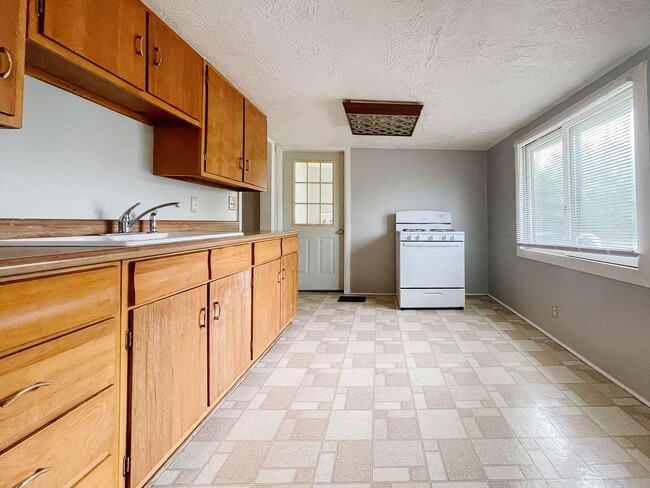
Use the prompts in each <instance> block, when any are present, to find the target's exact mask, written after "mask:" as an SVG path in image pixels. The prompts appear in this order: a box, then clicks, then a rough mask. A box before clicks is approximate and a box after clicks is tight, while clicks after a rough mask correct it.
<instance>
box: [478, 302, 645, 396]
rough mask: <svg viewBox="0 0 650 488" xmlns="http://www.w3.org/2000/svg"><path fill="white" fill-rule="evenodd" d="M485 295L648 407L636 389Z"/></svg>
mask: <svg viewBox="0 0 650 488" xmlns="http://www.w3.org/2000/svg"><path fill="white" fill-rule="evenodd" d="M487 296H489V297H490V298H491V299H492V300H494V301H495V302H497V303H498V304H500V305H502V306H503V307H505V308H507V309H508V310H510V311H511V312H512V313H514V314H515V315H516V316H517V317H520V318H521V319H523V320H525V321H526V322H528V323H529V324H530V325H532V326H533V327H535V328H536V329H537V330H538V331H540V332H541V333H542V334H544V335H545V336H546V337H548V338H549V339H551V340H553V341H555V342H557V343H558V344H559V345H560V346H562V347H563V348H564V349H566V350H567V351H569V352H570V353H571V354H573V355H574V356H575V357H577V358H578V359H580V360H581V361H582V362H583V363H585V364H587V365H589V366H591V367H592V368H594V369H595V370H596V371H598V372H599V373H600V374H602V375H603V376H604V377H605V378H607V379H608V380H610V381H611V382H612V383H614V384H615V385H617V386H619V387H621V388H622V389H624V390H625V391H627V392H628V393H629V394H630V395H632V396H633V397H634V398H636V399H637V400H639V401H640V402H641V403H643V404H645V405H647V406H648V407H650V400H648V399H646V398H645V397H643V396H642V395H640V394H639V393H637V392H636V391H634V390H633V389H632V388H630V387H629V386H627V385H626V384H625V383H623V382H622V381H619V380H618V379H616V378H615V377H613V376H612V375H611V374H609V373H608V372H607V371H605V370H604V369H602V368H600V367H599V366H596V365H595V364H594V363H592V362H591V361H589V360H588V359H587V358H586V357H584V356H583V355H582V354H580V353H578V352H577V351H576V350H575V349H573V348H572V347H569V346H567V345H566V344H565V343H564V342H562V341H561V340H559V339H558V338H557V337H555V336H553V335H552V334H550V333H548V332H546V331H545V330H544V329H542V328H541V327H540V326H539V325H537V324H536V323H535V322H533V321H532V320H530V319H528V318H526V317H525V316H523V315H522V314H520V313H519V312H517V311H516V310H515V309H514V308H512V307H510V306H508V305H506V304H505V303H503V302H502V301H501V300H499V299H498V298H496V297H495V296H493V295H491V294H489V293H488V295H487Z"/></svg>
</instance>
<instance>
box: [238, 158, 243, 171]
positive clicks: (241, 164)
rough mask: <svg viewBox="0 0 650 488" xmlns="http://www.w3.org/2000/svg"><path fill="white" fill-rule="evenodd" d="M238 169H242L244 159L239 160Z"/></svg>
mask: <svg viewBox="0 0 650 488" xmlns="http://www.w3.org/2000/svg"><path fill="white" fill-rule="evenodd" d="M239 169H244V158H239Z"/></svg>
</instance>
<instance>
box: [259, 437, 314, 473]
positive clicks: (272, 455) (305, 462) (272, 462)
mask: <svg viewBox="0 0 650 488" xmlns="http://www.w3.org/2000/svg"><path fill="white" fill-rule="evenodd" d="M319 453H320V442H315V441H314V442H309V441H282V442H274V443H273V444H271V447H270V448H269V452H268V454H267V456H266V460H265V461H264V464H263V466H264V467H268V468H310V467H315V466H316V463H317V462H318V454H319Z"/></svg>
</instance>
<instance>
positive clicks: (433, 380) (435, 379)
mask: <svg viewBox="0 0 650 488" xmlns="http://www.w3.org/2000/svg"><path fill="white" fill-rule="evenodd" d="M409 378H410V380H411V385H413V386H440V385H444V384H445V380H444V378H443V377H442V373H441V372H440V369H438V368H418V369H409Z"/></svg>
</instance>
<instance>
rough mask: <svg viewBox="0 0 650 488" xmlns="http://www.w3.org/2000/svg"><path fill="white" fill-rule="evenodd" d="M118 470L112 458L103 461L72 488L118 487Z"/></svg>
mask: <svg viewBox="0 0 650 488" xmlns="http://www.w3.org/2000/svg"><path fill="white" fill-rule="evenodd" d="M117 475H118V469H117V467H116V466H115V458H114V456H109V457H107V458H106V459H104V460H103V461H102V462H101V463H100V465H99V466H97V467H96V468H95V469H93V470H92V471H91V472H90V473H88V474H87V475H86V476H84V478H83V479H82V480H81V481H80V482H79V483H77V484H76V485H74V488H97V487H106V488H109V487H111V486H119V485H118V481H117Z"/></svg>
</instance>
